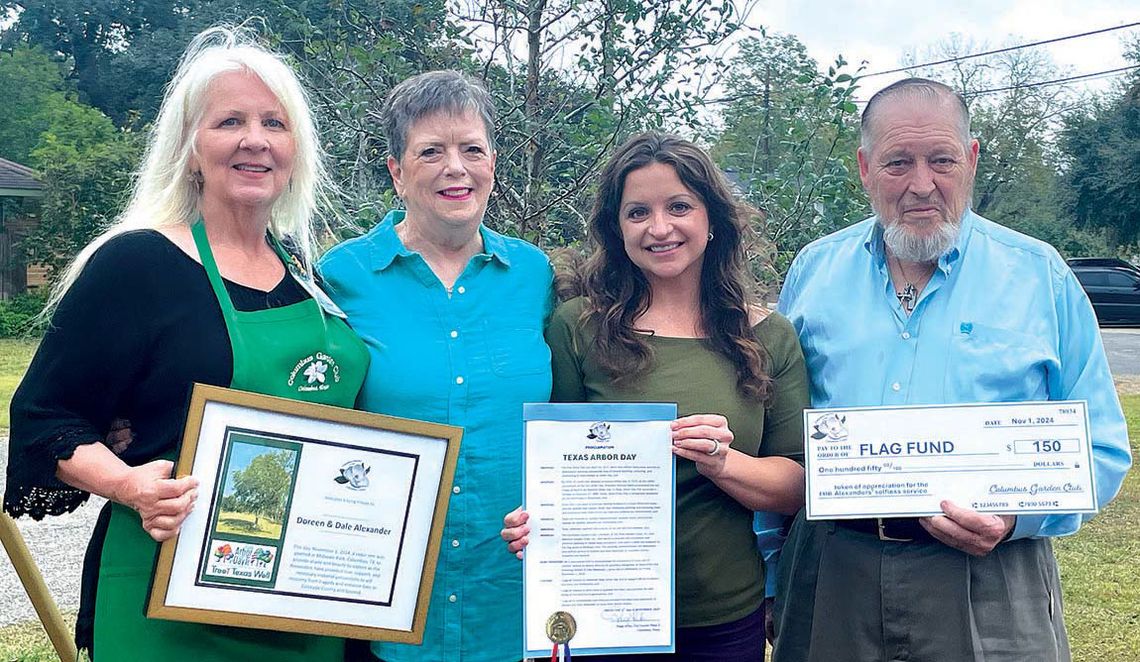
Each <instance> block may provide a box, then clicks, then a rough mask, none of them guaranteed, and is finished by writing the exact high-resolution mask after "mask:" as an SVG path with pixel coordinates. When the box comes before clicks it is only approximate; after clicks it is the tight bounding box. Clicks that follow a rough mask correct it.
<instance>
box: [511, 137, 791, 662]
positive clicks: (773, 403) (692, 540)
mask: <svg viewBox="0 0 1140 662" xmlns="http://www.w3.org/2000/svg"><path fill="white" fill-rule="evenodd" d="M747 221H748V219H747V214H746V213H745V209H744V208H743V207H742V206H741V205H739V204H738V203H737V202H736V201H735V200H734V198H733V196H732V194H731V191H730V189H729V186H728V183H727V182H726V181H725V180H724V177H723V175H721V173H720V171H719V170H718V169H717V168H716V166H714V165H713V164H712V162H711V160H710V159H709V157H708V155H707V154H705V153H704V152H703V151H702V150H701V149H700V148H699V147H697V146H696V145H693V144H692V143H690V142H688V141H685V140H682V139H680V138H677V137H675V136H668V135H663V134H658V133H646V134H642V135H640V136H636V137H634V138H632V139H631V140H629V141H628V142H627V143H626V144H625V145H623V146H622V147H621V148H620V149H619V150H618V152H617V153H616V154H615V155H614V157H613V159H611V161H610V162H609V164H608V165H607V166H606V168H605V169H604V170H603V172H602V175H601V182H600V184H599V187H598V194H597V199H596V201H595V204H594V210H593V214H592V218H591V221H590V237H591V240H592V241H593V243H594V245H595V251H594V254H593V255H592V257H591V258H590V260H589V262H588V263H587V266H586V269H585V274H584V278H583V283H582V285H583V286H582V289H583V290H584V296H582V297H579V298H576V299H573V300H571V301H568V302H566V303H565V304H563V305H562V306H561V307H560V308H559V309H558V310H557V311H556V312H555V314H554V319H553V320H552V321H551V324H550V327H549V328H548V329H547V334H546V337H547V342H548V343H549V344H550V349H551V357H552V368H553V373H554V390H553V394H552V399H553V400H555V401H562V402H581V401H586V402H676V403H677V409H678V412H679V413H680V414H681V415H682V417H681V418H679V419H677V420H676V421H674V423H673V452H674V454H675V455H676V456H677V457H678V459H679V461H678V463H677V539H676V545H677V550H676V551H677V584H676V585H677V595H676V603H677V620H678V631H677V648H676V650H677V652H676V654H675V655H674V656H651V657H662V658H667V657H674V658H675V659H685V660H718V661H733V660H741V661H743V660H762V659H763V655H764V628H763V600H764V568H763V563H762V560H761V557H760V553H759V551H758V549H757V547H756V544H755V536H754V535H753V532H752V513H753V511H755V510H766V511H775V512H781V513H785V514H793V513H795V512H796V511H797V510H798V509H799V508H800V506H801V505H802V503H803V469H802V468H801V467H800V465H799V464H798V463H797V462H796V461H795V458H797V457H799V455H800V453H801V448H802V445H801V439H802V418H801V415H802V411H803V408H804V407H805V406H807V403H808V391H807V375H806V372H805V368H804V360H803V354H802V352H801V351H800V346H799V342H798V340H797V338H796V334H795V331H794V330H793V329H792V327H791V324H789V323H788V321H787V320H786V319H784V318H783V317H781V316H780V315H779V314H777V313H774V312H770V311H767V310H765V309H763V308H761V307H759V306H757V305H755V304H753V303H752V301H751V297H750V289H751V288H750V287H749V285H750V281H749V276H748V270H747V265H746V262H745V253H744V243H745V242H744V236H745V234H746V233H747V231H748V222H747ZM526 520H527V514H526V513H525V512H523V511H521V510H518V511H515V512H513V513H511V514H509V515H507V517H506V518H505V519H504V525H505V528H504V530H503V532H502V533H503V538H504V540H506V541H507V542H508V548H509V549H510V550H511V551H513V552H516V553H521V550H522V548H523V547H525V546H526V543H527V534H528V533H529V529H528V527H527V524H526Z"/></svg>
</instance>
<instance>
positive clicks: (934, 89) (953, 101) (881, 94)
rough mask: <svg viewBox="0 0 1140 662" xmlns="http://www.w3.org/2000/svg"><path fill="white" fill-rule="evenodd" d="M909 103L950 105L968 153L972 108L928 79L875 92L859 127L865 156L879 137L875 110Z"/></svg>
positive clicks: (904, 81) (906, 81) (911, 80)
mask: <svg viewBox="0 0 1140 662" xmlns="http://www.w3.org/2000/svg"><path fill="white" fill-rule="evenodd" d="M896 98H898V99H906V100H909V101H927V102H932V103H950V105H953V106H955V108H956V109H957V111H958V129H959V134H960V135H961V138H962V144H963V145H964V146H966V148H967V149H969V145H970V138H971V136H970V108H969V107H968V106H967V105H966V100H965V99H963V98H962V95H961V94H958V93H957V92H956V91H955V90H954V88H952V87H950V86H949V85H946V84H944V83H939V82H938V81H936V80H930V79H928V78H918V77H914V78H904V79H902V80H900V81H896V82H894V83H891V84H890V85H888V86H886V87H884V88H883V89H881V90H879V91H878V92H876V93H875V94H874V95H873V96H872V97H871V100H870V101H868V102H867V107H866V108H864V109H863V116H862V119H861V120H860V124H859V146H860V147H862V148H863V151H864V152H870V151H871V148H872V146H873V145H874V142H875V138H876V137H877V136H878V127H877V126H876V122H877V118H876V115H877V113H876V109H878V107H879V106H881V105H883V103H884V102H886V101H889V100H893V99H896Z"/></svg>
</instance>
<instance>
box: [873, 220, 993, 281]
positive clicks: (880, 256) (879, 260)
mask: <svg viewBox="0 0 1140 662" xmlns="http://www.w3.org/2000/svg"><path fill="white" fill-rule="evenodd" d="M874 219H875V222H874V223H871V225H870V228H868V230H867V233H866V234H865V235H864V237H865V238H864V240H863V248H864V249H865V250H866V251H867V252H868V253H870V254H871V256H872V257H873V258H874V262H875V265H876V266H878V267H879V268H880V269H883V268H885V267H886V264H887V254H886V250H885V249H884V246H883V226H882V224H880V223H879V217H878V216H876V217H874ZM974 219H975V214H974V212H973V211H971V210H969V209H967V210H966V211H964V212H963V213H962V222H961V224H960V227H959V229H958V238H957V240H955V242H954V245H953V246H951V247H950V250H948V251H946V252H945V253H943V254H942V256H941V257H939V258H938V270H939V271H941V272H942V273H943V274H946V275H949V273H950V271H951V270H952V269H953V268H954V267H953V265H954V264H955V263H957V262H958V261H959V260H960V259H961V258H962V256H963V255H964V254H965V253H966V247H967V245H968V244H969V242H970V235H971V234H973V232H974V223H975V221H974Z"/></svg>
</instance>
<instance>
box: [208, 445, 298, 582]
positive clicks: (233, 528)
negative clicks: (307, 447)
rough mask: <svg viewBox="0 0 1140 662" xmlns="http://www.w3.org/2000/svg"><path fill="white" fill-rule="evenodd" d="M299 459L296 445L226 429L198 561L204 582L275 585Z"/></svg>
mask: <svg viewBox="0 0 1140 662" xmlns="http://www.w3.org/2000/svg"><path fill="white" fill-rule="evenodd" d="M300 456H301V444H299V443H296V442H292V441H286V440H284V439H279V438H274V437H267V436H264V435H258V434H249V433H245V432H240V431H236V430H229V431H228V434H227V439H226V448H225V459H224V461H223V462H222V465H221V467H220V472H219V477H218V478H219V480H218V482H217V485H219V486H220V489H219V490H217V491H216V492H215V494H214V495H213V498H212V499H211V508H210V510H211V518H210V521H211V526H210V529H209V541H208V544H207V546H206V548H205V550H204V551H205V553H204V554H203V557H202V560H201V563H200V574H199V577H200V580H201V581H202V582H203V583H223V584H239V585H245V586H258V587H272V586H273V584H274V580H275V578H276V574H277V567H278V564H279V561H280V554H281V542H282V541H283V540H284V539H285V528H286V516H287V514H288V512H289V505H290V503H291V502H292V499H293V488H294V485H295V484H296V480H297V476H296V474H297V464H298V462H299V461H300Z"/></svg>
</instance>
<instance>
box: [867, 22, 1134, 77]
mask: <svg viewBox="0 0 1140 662" xmlns="http://www.w3.org/2000/svg"><path fill="white" fill-rule="evenodd" d="M1136 26H1140V21H1137V22H1135V23H1129V24H1127V25H1116V26H1112V27H1108V28H1101V29H1100V30H1091V31H1089V32H1081V33H1080V34H1070V35H1065V36H1063V37H1055V38H1053V39H1045V40H1043V41H1034V42H1030V43H1028V44H1020V45H1018V46H1007V47H1005V48H999V49H997V50H992V51H985V52H983V53H972V54H970V55H962V56H959V57H950V58H946V59H945V60H938V61H937V62H927V63H925V64H912V65H910V66H906V67H899V68H897V69H888V70H886V71H876V72H875V73H872V74H864V75H862V76H860V78H872V77H874V76H885V75H887V74H897V73H899V72H901V71H909V70H911V69H921V68H923V67H937V66H939V65H942V64H949V63H951V62H962V61H964V60H972V59H974V58H977V57H984V56H986V55H997V54H998V53H1008V52H1009V51H1016V50H1020V49H1022V48H1032V47H1033V46H1043V45H1045V44H1053V43H1056V42H1058V41H1065V40H1068V39H1077V38H1080V37H1088V36H1090V35H1094V34H1101V33H1104V32H1112V31H1113V30H1125V29H1127V28H1134V27H1136Z"/></svg>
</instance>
